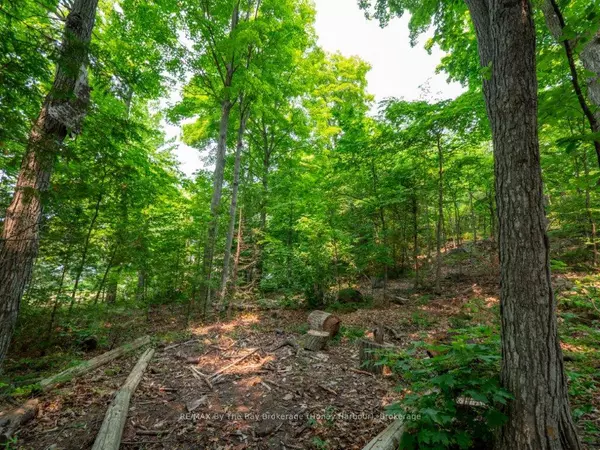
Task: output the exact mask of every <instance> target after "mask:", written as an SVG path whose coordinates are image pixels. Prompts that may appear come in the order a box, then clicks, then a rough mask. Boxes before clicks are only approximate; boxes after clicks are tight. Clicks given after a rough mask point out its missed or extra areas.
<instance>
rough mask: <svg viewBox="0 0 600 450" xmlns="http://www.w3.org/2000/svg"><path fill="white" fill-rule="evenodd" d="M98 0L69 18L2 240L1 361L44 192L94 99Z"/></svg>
mask: <svg viewBox="0 0 600 450" xmlns="http://www.w3.org/2000/svg"><path fill="white" fill-rule="evenodd" d="M97 5H98V0H75V1H74V3H73V8H72V10H71V12H70V13H69V15H68V16H67V20H66V22H65V30H64V35H63V41H62V45H61V49H60V56H59V59H58V62H57V69H56V75H55V78H54V83H53V85H52V88H51V90H50V92H49V93H48V95H47V96H46V99H45V101H44V104H43V106H42V109H41V112H40V114H39V116H38V118H37V120H36V121H35V123H34V125H33V127H32V129H31V132H30V135H29V142H28V144H27V150H26V151H25V156H24V157H23V161H22V163H21V170H20V172H19V177H18V180H17V185H16V188H15V193H14V196H13V199H12V202H11V204H10V206H9V207H8V209H7V211H6V218H5V221H4V229H3V231H2V239H1V240H0V364H1V363H2V361H4V357H5V356H6V352H7V351H8V346H9V344H10V339H11V336H12V333H13V330H14V327H15V323H16V320H17V315H18V311H19V304H20V302H21V298H22V296H23V292H24V290H25V287H26V286H27V283H28V282H29V280H30V278H31V273H32V269H33V263H34V261H35V258H36V256H37V252H38V248H39V226H40V221H41V219H42V207H43V201H44V200H43V196H44V194H45V193H46V191H47V190H48V187H49V185H50V176H51V174H52V169H53V168H54V161H55V159H56V156H57V154H58V152H59V149H60V147H61V145H62V143H63V141H64V139H65V138H66V137H67V134H68V133H69V132H77V131H78V130H79V128H80V126H81V122H82V120H83V118H84V116H85V112H86V108H87V104H88V101H89V87H88V84H87V70H86V64H87V55H88V47H89V43H90V40H91V36H92V29H93V27H94V21H95V16H96V7H97Z"/></svg>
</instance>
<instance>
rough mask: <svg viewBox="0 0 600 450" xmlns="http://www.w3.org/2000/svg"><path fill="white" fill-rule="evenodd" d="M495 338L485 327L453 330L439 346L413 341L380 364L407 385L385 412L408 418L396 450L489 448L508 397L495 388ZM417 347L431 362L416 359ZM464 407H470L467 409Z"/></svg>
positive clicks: (501, 421) (496, 348)
mask: <svg viewBox="0 0 600 450" xmlns="http://www.w3.org/2000/svg"><path fill="white" fill-rule="evenodd" d="M499 347H500V345H499V336H498V335H497V333H496V332H495V331H494V330H492V329H489V328H483V327H479V328H469V329H464V330H457V331H454V332H453V339H452V342H451V343H449V344H443V345H435V346H431V345H425V344H423V343H417V344H415V345H414V346H413V347H411V348H410V349H408V350H406V351H405V352H403V353H401V354H399V355H393V356H390V357H387V358H386V360H385V361H384V362H383V363H384V364H386V365H389V366H390V367H392V370H394V371H397V372H398V373H399V374H401V375H402V376H403V377H404V379H405V380H406V381H407V382H409V383H410V385H409V388H408V389H407V393H406V394H405V395H404V397H403V399H402V401H401V402H400V403H398V404H395V405H393V406H392V407H390V408H389V409H388V413H389V414H400V415H402V416H407V417H414V418H416V420H410V421H407V423H406V432H405V434H404V437H403V440H402V444H401V448H405V449H442V448H448V449H455V448H464V449H467V448H472V447H477V448H480V447H481V448H489V447H491V446H492V444H491V443H492V441H493V435H494V431H495V430H496V429H497V428H498V427H499V426H501V425H502V424H503V423H504V422H505V421H506V416H505V415H504V414H503V413H502V411H503V408H504V406H505V405H506V403H507V402H508V401H509V400H510V398H511V395H510V394H509V393H508V392H506V391H505V390H504V389H502V388H501V387H500V380H499V371H500V368H499V361H500V348H499ZM423 348H427V349H429V350H432V351H435V356H434V357H432V358H417V357H415V356H417V355H418V354H419V353H420V352H421V351H422V349H423ZM464 403H472V404H473V405H471V406H467V405H465V404H464Z"/></svg>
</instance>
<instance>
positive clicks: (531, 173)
mask: <svg viewBox="0 0 600 450" xmlns="http://www.w3.org/2000/svg"><path fill="white" fill-rule="evenodd" d="M466 3H467V5H468V7H469V10H470V12H471V18H472V20H473V23H474V25H475V30H476V34H477V40H478V47H479V57H480V62H481V66H482V67H490V68H491V76H490V77H489V78H488V79H485V80H484V96H485V100H486V106H487V113H488V117H489V120H490V125H491V129H492V138H493V143H494V167H495V176H496V177H495V178H496V203H497V208H498V221H499V224H498V225H499V233H498V238H499V249H500V269H501V273H500V276H501V281H500V285H501V292H500V299H501V305H500V311H501V323H502V356H503V358H502V369H501V378H502V384H503V386H504V387H505V388H506V389H507V390H508V391H510V392H511V393H512V394H513V395H514V400H512V401H511V402H510V403H509V405H508V410H507V412H508V421H507V423H506V424H505V425H504V426H503V427H502V429H501V432H500V435H499V438H498V442H497V447H498V448H500V449H511V450H512V449H514V450H520V449H531V450H545V449H580V448H581V444H580V443H579V439H578V437H577V433H576V429H575V425H574V423H573V420H572V417H571V410H570V406H569V399H568V393H567V383H566V379H565V375H564V370H563V359H562V352H561V348H560V344H559V340H558V334H557V319H556V300H555V298H554V293H553V291H552V286H551V282H550V264H549V244H548V238H547V235H546V226H547V221H546V217H545V212H544V207H543V190H542V173H541V166H540V152H539V141H538V135H537V79H536V67H535V29H534V23H533V15H532V10H531V4H530V2H529V1H528V0H518V1H515V0H466Z"/></svg>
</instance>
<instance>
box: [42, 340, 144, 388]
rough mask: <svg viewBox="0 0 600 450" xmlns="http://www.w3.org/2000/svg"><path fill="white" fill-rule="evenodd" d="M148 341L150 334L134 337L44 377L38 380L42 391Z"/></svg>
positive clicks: (82, 373)
mask: <svg viewBox="0 0 600 450" xmlns="http://www.w3.org/2000/svg"><path fill="white" fill-rule="evenodd" d="M149 342H150V336H144V337H141V338H138V339H136V340H135V341H133V342H130V343H128V344H125V345H123V346H121V347H118V348H115V349H114V350H111V351H109V352H106V353H103V354H101V355H99V356H96V357H95V358H92V359H90V360H88V361H85V362H82V363H81V364H79V365H77V366H75V367H71V368H69V369H67V370H63V371H62V372H60V373H59V374H56V375H52V376H51V377H48V378H44V379H43V380H42V381H40V387H41V389H42V390H43V391H47V390H49V389H52V388H53V387H54V386H56V385H58V384H60V383H62V382H65V381H68V380H70V379H72V378H75V377H78V376H81V375H84V374H86V373H88V372H91V371H92V370H94V369H97V368H98V367H100V366H103V365H104V364H106V363H109V362H110V361H112V360H114V359H117V358H119V357H120V356H123V355H125V354H127V353H129V352H131V351H133V350H136V349H138V348H140V347H142V346H144V345H146V344H148V343H149Z"/></svg>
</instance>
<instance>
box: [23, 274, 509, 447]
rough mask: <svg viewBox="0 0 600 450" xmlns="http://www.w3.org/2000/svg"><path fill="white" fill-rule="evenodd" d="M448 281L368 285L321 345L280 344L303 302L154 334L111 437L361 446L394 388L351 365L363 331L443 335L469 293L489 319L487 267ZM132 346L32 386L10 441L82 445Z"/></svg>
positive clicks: (165, 442)
mask: <svg viewBox="0 0 600 450" xmlns="http://www.w3.org/2000/svg"><path fill="white" fill-rule="evenodd" d="M447 280H449V281H447V286H445V289H444V292H445V295H444V296H433V295H428V294H426V295H423V294H422V293H411V290H410V285H409V283H408V282H401V281H399V282H391V283H390V284H389V285H388V287H387V290H386V297H387V303H386V302H385V301H384V300H383V291H382V290H374V291H371V293H372V294H374V297H375V300H374V304H375V307H374V308H372V309H358V310H356V311H352V312H343V313H342V312H338V313H336V314H337V315H338V316H339V317H340V318H341V320H342V324H343V327H344V328H343V330H345V331H344V333H342V337H341V338H340V339H338V340H335V341H333V342H332V343H331V345H330V346H329V347H328V348H327V349H326V350H324V351H322V352H309V351H304V350H301V351H298V350H297V349H296V348H294V347H293V346H289V345H285V346H280V344H282V343H284V342H285V341H286V340H295V341H298V339H300V336H301V334H302V333H303V332H304V331H305V330H306V318H307V316H308V312H307V311H290V310H272V311H257V312H250V313H244V314H241V315H240V316H238V317H236V318H235V319H234V320H231V321H229V322H224V323H220V324H215V325H211V326H203V327H190V330H189V331H190V333H191V334H190V336H189V337H188V338H187V339H186V340H185V341H181V342H177V343H174V344H168V345H166V344H160V343H159V344H158V346H157V351H156V353H155V355H154V357H153V359H152V360H151V362H150V364H149V366H148V369H147V370H146V372H145V374H144V376H143V379H142V381H141V383H140V385H139V387H138V389H137V391H136V392H135V394H134V396H133V398H132V401H131V405H130V410H129V415H128V418H127V423H126V426H125V431H124V434H123V439H122V444H121V448H122V449H129V448H132V449H134V448H138V449H222V450H225V449H230V450H233V449H310V448H312V449H360V448H362V447H363V446H364V445H365V444H366V443H367V442H368V441H370V440H371V439H372V438H373V437H375V436H376V435H377V434H378V433H379V432H380V431H382V430H383V429H384V428H385V427H386V426H387V425H388V424H389V423H391V420H392V419H390V418H389V417H386V416H385V415H384V408H385V407H386V406H387V405H389V404H391V403H393V402H394V401H395V400H397V399H398V397H399V395H400V394H399V392H398V390H396V389H395V387H396V386H397V384H398V381H397V380H396V379H395V378H394V377H393V376H383V377H375V376H372V375H370V374H366V373H361V371H360V370H359V371H356V369H358V368H359V361H358V347H357V338H358V337H359V336H360V335H361V334H362V332H363V331H366V333H367V337H368V336H369V334H368V333H369V330H370V329H372V328H373V326H374V325H375V324H382V325H384V326H386V327H389V328H388V330H394V332H392V331H389V332H388V333H387V336H386V340H387V341H389V342H392V343H393V344H395V345H397V346H399V347H402V346H405V345H408V343H410V342H411V341H414V340H419V339H428V338H431V339H435V337H436V335H439V334H443V333H444V332H445V330H447V329H448V328H449V326H450V324H449V321H450V320H451V318H453V317H454V318H457V317H458V318H460V317H461V314H464V308H465V305H466V304H467V303H468V302H470V301H471V300H472V299H473V298H474V297H476V298H477V299H478V302H480V303H481V305H482V310H481V314H479V313H478V312H477V311H474V310H473V309H471V310H470V320H471V321H476V322H481V323H483V322H485V321H487V320H489V317H490V315H489V312H488V313H486V312H485V311H487V310H489V308H483V307H484V306H485V307H489V306H493V305H494V304H496V303H497V302H498V298H497V285H496V283H495V280H494V279H493V278H490V279H487V280H486V281H485V282H483V284H481V277H480V283H476V282H474V281H473V280H472V279H469V278H468V277H465V276H462V275H460V276H454V275H452V274H448V275H447ZM362 289H363V290H364V291H367V292H368V291H369V288H367V287H363V288H362ZM392 302H394V303H392ZM276 347H280V348H277V349H275V348H276ZM140 353H141V351H138V352H137V353H136V354H132V355H130V356H128V357H124V358H122V359H119V360H116V361H114V362H112V363H111V364H109V365H107V366H104V367H102V368H99V369H97V370H95V371H94V372H92V373H90V374H88V375H86V376H84V377H81V378H79V379H75V380H72V381H70V382H67V383H65V384H64V385H63V386H62V387H61V388H60V389H57V390H54V391H52V392H49V393H47V394H45V395H44V396H42V397H41V398H40V400H41V404H42V408H41V411H40V413H39V414H38V417H37V418H36V419H35V420H34V421H33V422H31V423H30V424H29V425H28V426H26V427H25V428H24V429H22V430H21V431H20V432H19V433H18V443H17V445H16V448H19V449H40V450H45V449H57V450H58V449H64V450H67V449H86V448H90V447H91V445H92V444H93V442H94V439H95V437H96V434H97V432H98V430H99V429H100V425H101V423H102V420H103V418H104V414H105V412H106V409H107V407H108V405H109V404H110V401H111V399H112V396H113V394H114V392H115V390H117V389H118V388H119V387H120V385H121V384H122V383H123V382H124V380H125V379H126V378H127V375H128V374H129V372H130V370H131V369H132V368H133V366H134V364H135V362H136V360H137V358H138V357H139V355H140ZM242 358H243V359H242ZM232 363H235V364H232ZM217 371H221V373H220V376H219V377H218V378H217V379H216V380H215V379H213V381H212V382H211V383H208V382H206V381H205V378H204V377H203V375H212V374H214V373H216V372H217Z"/></svg>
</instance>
